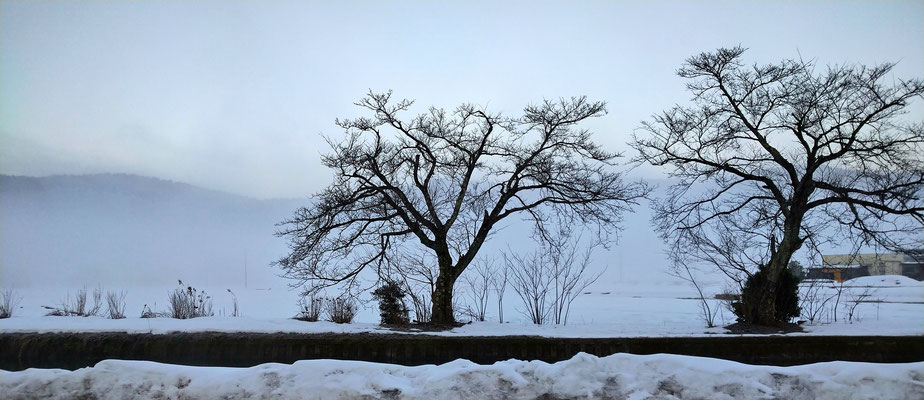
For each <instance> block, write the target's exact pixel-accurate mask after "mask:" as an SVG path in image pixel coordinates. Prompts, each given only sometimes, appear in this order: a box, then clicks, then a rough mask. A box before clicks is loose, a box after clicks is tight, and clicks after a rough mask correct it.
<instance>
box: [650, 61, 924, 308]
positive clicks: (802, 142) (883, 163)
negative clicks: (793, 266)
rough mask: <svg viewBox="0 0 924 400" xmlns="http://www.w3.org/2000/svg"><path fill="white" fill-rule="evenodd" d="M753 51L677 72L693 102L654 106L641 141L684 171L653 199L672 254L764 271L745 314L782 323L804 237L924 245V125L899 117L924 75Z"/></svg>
mask: <svg viewBox="0 0 924 400" xmlns="http://www.w3.org/2000/svg"><path fill="white" fill-rule="evenodd" d="M744 51H745V50H744V49H743V48H741V47H736V48H731V49H719V50H717V51H715V52H711V53H702V54H699V55H697V56H694V57H691V58H689V59H688V60H687V61H686V63H685V64H684V65H683V67H682V68H680V70H679V71H678V74H679V75H680V76H681V77H683V78H685V79H687V88H688V89H689V90H690V91H691V92H692V93H693V96H694V97H693V100H692V104H691V105H689V106H675V107H674V108H671V109H669V110H667V111H664V112H662V113H659V114H656V115H654V116H653V117H652V119H651V120H650V121H648V122H645V123H644V125H643V127H644V129H643V131H644V133H642V134H637V135H635V137H634V138H633V144H632V146H633V147H634V148H635V149H636V150H637V151H638V152H639V155H638V156H637V157H636V160H637V161H640V162H648V163H651V164H654V165H667V166H670V167H671V170H670V172H669V174H670V176H671V177H673V178H676V179H677V183H676V184H674V185H672V186H671V187H670V189H669V193H668V195H667V196H666V198H665V199H663V200H661V201H658V202H656V204H655V206H654V212H655V215H654V219H655V221H656V222H657V227H658V229H659V232H660V233H661V235H662V237H663V238H665V239H666V240H668V241H670V243H671V248H672V249H673V250H672V254H671V255H672V257H673V258H674V260H675V261H676V262H679V263H683V262H705V263H709V264H712V265H715V266H718V267H719V268H721V269H722V270H723V271H725V272H726V273H727V274H729V275H730V276H732V277H734V278H736V280H737V281H738V282H739V283H740V282H742V281H744V280H745V279H746V278H747V277H750V276H752V275H753V274H754V270H755V268H761V269H763V270H765V271H766V272H765V273H764V274H763V275H764V277H765V278H766V279H763V280H762V281H761V285H760V289H759V293H760V295H759V296H756V297H755V298H754V299H751V300H752V301H746V303H747V304H745V305H744V306H745V310H744V315H745V318H744V319H745V320H746V321H747V322H751V323H756V324H765V325H773V324H777V323H779V322H782V321H778V319H777V318H776V317H775V316H776V315H777V313H776V312H775V309H774V302H775V299H776V290H777V289H776V288H777V282H778V280H779V277H780V273H781V272H782V271H783V269H785V268H786V266H787V265H788V264H789V262H790V260H791V258H792V256H793V254H794V253H795V252H796V251H797V250H799V249H800V248H802V247H803V245H806V244H807V245H808V246H809V247H810V248H812V249H817V247H818V246H819V245H821V244H822V243H825V242H827V241H836V242H846V243H853V244H855V245H856V246H862V245H876V246H881V247H884V248H887V249H893V250H901V249H906V248H907V246H909V245H910V243H915V244H918V245H919V242H918V238H919V237H920V236H919V235H920V229H921V223H922V222H924V206H922V196H924V192H922V190H924V188H922V184H924V156H922V155H924V146H922V143H924V129H922V124H921V123H920V122H917V123H908V122H906V121H903V118H902V117H901V115H902V114H903V113H905V112H906V110H907V108H908V105H909V103H910V102H911V101H913V100H915V98H920V97H922V93H924V83H922V81H921V80H920V79H910V80H900V79H894V78H892V77H890V75H889V73H890V71H891V70H892V67H893V64H883V65H878V66H874V67H866V66H862V65H840V66H833V67H828V68H827V69H825V70H823V71H821V72H816V71H815V66H814V65H813V64H812V63H811V62H805V61H802V60H783V61H782V62H779V63H776V64H768V65H753V66H746V65H745V64H744V63H743V62H742V60H741V59H742V53H744ZM915 232H917V233H916V235H915V236H914V237H912V236H910V235H908V234H911V233H915ZM912 238H913V240H912ZM839 244H840V243H839ZM758 266H761V267H758ZM746 300H748V299H746Z"/></svg>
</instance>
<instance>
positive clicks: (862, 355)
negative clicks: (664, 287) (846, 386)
mask: <svg viewBox="0 0 924 400" xmlns="http://www.w3.org/2000/svg"><path fill="white" fill-rule="evenodd" d="M578 352H586V353H590V354H594V355H598V356H606V355H610V354H613V353H633V354H655V353H670V354H683V355H693V356H703V357H714V358H721V359H726V360H733V361H738V362H743V363H748V364H769V365H798V364H808V363H815V362H822V361H834V360H843V361H867V362H889V363H894V362H913V361H924V336H721V337H667V338H599V339H598V338H545V337H534V336H499V337H458V336H433V335H404V334H290V333H273V334H258V333H216V332H200V333H171V334H128V333H41V334H37V333H3V334H0V369H5V370H8V371H16V370H22V369H25V368H30V367H36V368H64V369H77V368H82V367H87V366H92V365H94V364H96V363H97V362H98V361H100V360H104V359H123V360H149V361H157V362H161V363H170V364H184V365H198V366H227V367H249V366H254V365H258V364H263V363H268V362H278V363H292V362H294V361H297V360H302V359H321V358H330V359H342V360H362V361H373V362H382V363H392V364H403V365H420V364H440V363H445V362H448V361H452V360H455V359H457V358H465V359H469V360H472V361H474V362H476V363H481V364H490V363H493V362H495V361H501V360H507V359H511V358H516V359H521V360H543V361H548V362H554V361H560V360H565V359H569V358H571V357H572V356H574V355H575V354H576V353H578Z"/></svg>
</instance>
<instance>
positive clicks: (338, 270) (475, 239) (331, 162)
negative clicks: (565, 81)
mask: <svg viewBox="0 0 924 400" xmlns="http://www.w3.org/2000/svg"><path fill="white" fill-rule="evenodd" d="M356 104H357V105H358V106H360V107H361V108H364V109H366V110H367V111H368V112H370V113H371V116H368V117H359V118H356V119H346V120H338V121H337V124H338V125H339V126H340V127H341V128H343V129H344V131H345V136H344V137H343V139H341V140H333V139H328V142H329V143H330V145H331V147H332V149H333V151H332V153H330V154H328V155H325V156H324V157H323V162H324V165H325V166H327V167H329V168H331V169H332V170H333V172H334V175H335V178H334V183H333V184H331V185H330V186H329V187H327V188H326V189H325V190H324V191H322V192H321V193H319V194H317V195H316V197H315V201H314V202H313V203H312V204H311V205H310V206H307V207H303V208H300V209H298V210H297V211H296V212H295V215H294V216H293V217H291V218H290V219H288V220H286V221H284V222H283V223H282V224H280V230H279V232H278V235H280V236H284V237H287V238H288V239H289V246H290V249H291V252H290V253H289V254H288V255H287V256H285V257H283V258H281V259H280V260H279V261H277V262H276V263H275V264H276V265H278V266H279V267H280V268H281V269H282V271H283V274H284V276H285V277H287V278H291V279H294V280H295V281H296V285H306V286H307V290H308V291H312V290H316V289H318V288H322V287H329V286H333V285H345V286H347V287H357V285H358V282H359V281H358V277H359V274H360V272H362V271H363V270H365V269H367V268H370V267H371V268H378V269H381V268H384V267H385V266H387V265H388V264H389V263H390V260H393V259H397V258H398V257H397V255H398V254H399V253H401V252H402V251H406V250H408V249H413V248H420V247H421V246H422V247H423V248H425V249H427V251H428V253H429V254H430V256H431V257H432V258H433V259H434V262H435V263H436V264H437V266H438V269H439V276H438V277H437V279H436V284H435V288H434V290H433V295H432V301H433V312H432V322H433V323H436V324H449V323H454V322H455V319H454V316H453V309H452V295H453V287H454V284H455V282H456V279H457V278H458V277H459V276H460V274H461V273H462V272H463V271H464V270H465V269H466V268H467V267H468V266H469V265H470V264H471V263H472V261H473V260H474V259H475V256H476V254H478V251H479V250H480V249H481V248H482V246H483V245H484V243H485V241H487V240H488V239H489V237H490V236H491V233H492V232H493V231H494V229H495V227H496V226H497V224H498V222H500V221H502V220H504V219H506V218H508V217H510V216H512V215H522V216H524V217H525V218H527V219H529V220H531V221H532V222H533V225H534V228H535V232H536V234H537V235H539V236H540V237H542V236H545V235H546V227H547V226H548V225H549V224H554V223H560V222H562V221H564V222H563V223H580V224H586V225H589V226H591V227H594V228H595V229H594V231H595V232H597V233H598V234H599V238H600V239H601V240H608V238H609V237H610V234H611V233H612V232H613V231H614V229H617V223H618V222H619V221H620V214H621V213H622V212H623V211H625V210H626V209H627V208H628V207H629V206H630V205H632V204H634V203H635V201H636V200H637V199H638V198H640V197H642V196H643V195H644V194H645V193H646V191H647V188H646V187H645V186H644V185H643V184H641V183H624V182H623V179H622V174H621V173H620V172H619V171H615V168H614V162H615V160H616V159H617V158H618V157H619V155H618V154H615V153H611V152H607V151H604V150H603V149H601V148H600V146H598V145H597V144H595V143H594V142H593V141H591V133H590V132H589V131H587V130H586V129H577V125H578V124H579V123H580V122H582V121H584V120H586V119H588V118H592V117H598V116H601V115H603V114H604V113H605V104H604V103H603V102H590V101H588V100H587V99H586V98H585V97H576V98H570V99H561V100H559V101H544V102H542V103H539V104H537V105H530V106H528V107H526V108H525V109H524V112H523V115H522V116H520V117H517V118H507V117H503V116H501V115H499V114H488V113H487V112H485V111H483V110H481V109H479V108H477V107H475V106H472V105H468V104H464V105H461V106H459V107H457V108H456V109H455V110H453V111H451V112H447V111H445V110H443V109H437V108H430V109H429V111H428V112H426V113H423V114H420V115H418V116H417V117H414V118H412V119H409V120H401V119H399V114H401V113H403V112H405V111H407V110H408V109H409V108H410V107H411V105H412V102H411V101H408V100H402V101H397V102H393V101H392V99H391V92H389V93H385V94H376V93H369V94H368V95H367V96H366V97H365V98H363V99H362V100H360V101H359V102H358V103H356ZM392 267H393V265H392ZM398 267H400V265H399V266H398Z"/></svg>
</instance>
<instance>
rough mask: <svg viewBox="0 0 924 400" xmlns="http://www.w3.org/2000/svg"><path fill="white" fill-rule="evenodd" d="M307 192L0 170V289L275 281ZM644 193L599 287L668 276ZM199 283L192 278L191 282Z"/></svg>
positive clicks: (599, 260)
mask: <svg viewBox="0 0 924 400" xmlns="http://www.w3.org/2000/svg"><path fill="white" fill-rule="evenodd" d="M307 203H308V200H307V198H306V199H281V200H258V199H253V198H248V197H243V196H238V195H233V194H229V193H224V192H219V191H213V190H207V189H203V188H200V187H196V186H192V185H188V184H184V183H177V182H172V181H166V180H161V179H155V178H149V177H142V176H136V175H124V174H100V175H64V176H50V177H41V178H34V177H21V176H8V175H0V287H8V286H24V285H29V286H33V285H68V286H71V287H79V286H82V285H91V286H92V285H96V284H100V285H103V286H106V287H112V288H117V287H119V285H122V286H125V287H128V286H137V285H156V286H163V285H170V284H172V283H173V282H176V281H177V280H178V279H182V280H183V281H184V282H191V283H192V284H194V285H196V284H200V285H204V284H205V283H204V282H207V283H208V284H209V285H225V284H228V285H232V284H233V285H235V286H238V285H242V284H243V282H244V270H245V264H246V266H247V268H246V269H247V279H248V285H249V286H250V287H270V286H272V287H281V286H283V285H284V284H285V283H288V282H287V281H285V280H283V279H281V278H279V277H278V276H277V275H278V274H279V272H280V271H279V270H278V269H275V268H271V267H269V263H270V262H272V261H273V260H275V259H277V258H279V257H281V256H283V255H285V254H286V252H287V250H288V248H287V247H286V242H285V239H283V238H277V237H275V236H274V235H273V233H274V232H275V230H276V227H275V224H276V223H278V222H279V221H281V220H283V219H285V218H287V217H289V216H291V215H292V213H293V211H294V210H295V209H296V208H298V207H299V206H304V205H306V204H307ZM649 218H650V213H649V211H648V204H647V202H643V204H641V205H640V206H638V207H636V213H630V214H626V215H625V216H624V221H623V223H622V226H623V228H624V230H623V231H622V234H621V235H620V239H619V243H618V244H617V245H616V246H614V247H612V248H611V250H610V251H604V250H600V251H598V252H597V254H596V255H595V257H594V261H593V264H594V265H593V267H592V268H594V269H598V268H600V269H602V268H604V267H606V268H607V271H606V273H605V274H604V276H603V277H601V280H600V282H601V283H602V284H609V283H610V282H616V281H622V282H625V281H629V282H641V281H651V280H656V281H661V280H664V279H667V278H668V277H667V275H666V271H667V261H666V260H665V257H664V255H663V249H664V245H663V244H662V243H661V241H660V239H658V237H657V235H655V233H654V232H653V231H652V228H651V225H650V224H649ZM504 226H505V228H504V229H500V230H499V231H498V232H497V234H496V235H495V236H494V237H492V239H491V240H490V241H489V243H487V244H486V245H485V247H484V248H482V251H481V253H482V255H483V256H485V257H492V255H497V252H499V251H503V250H507V249H508V246H510V247H512V248H513V249H515V250H516V249H524V248H529V247H530V246H532V245H533V244H532V243H533V242H532V241H531V239H529V233H530V228H531V225H530V223H528V222H524V221H521V220H520V219H519V218H514V219H511V220H509V221H507V222H506V223H505V224H504ZM200 282H202V283H200Z"/></svg>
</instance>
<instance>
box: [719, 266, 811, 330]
mask: <svg viewBox="0 0 924 400" xmlns="http://www.w3.org/2000/svg"><path fill="white" fill-rule="evenodd" d="M766 276H767V274H766V271H765V267H764V266H761V267H760V268H759V269H758V270H757V272H756V273H755V274H754V275H751V276H750V277H748V279H747V281H745V283H744V289H743V290H742V291H741V301H736V302H733V303H732V311H733V312H734V313H735V316H737V317H738V320H739V321H740V322H744V323H751V322H753V321H754V320H755V318H756V315H753V313H756V312H757V311H758V308H757V305H758V303H759V300H760V297H761V295H762V293H761V292H760V289H759V288H760V287H761V286H762V285H763V283H764V282H765V281H766V279H767V278H766ZM774 309H775V317H776V320H777V321H789V320H791V319H792V318H795V317H798V316H799V314H800V311H801V310H800V309H799V278H798V277H796V275H795V274H793V272H792V271H791V270H790V269H788V268H787V269H784V270H783V271H782V272H781V273H780V279H779V280H778V281H777V282H776V302H775V303H774Z"/></svg>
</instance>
